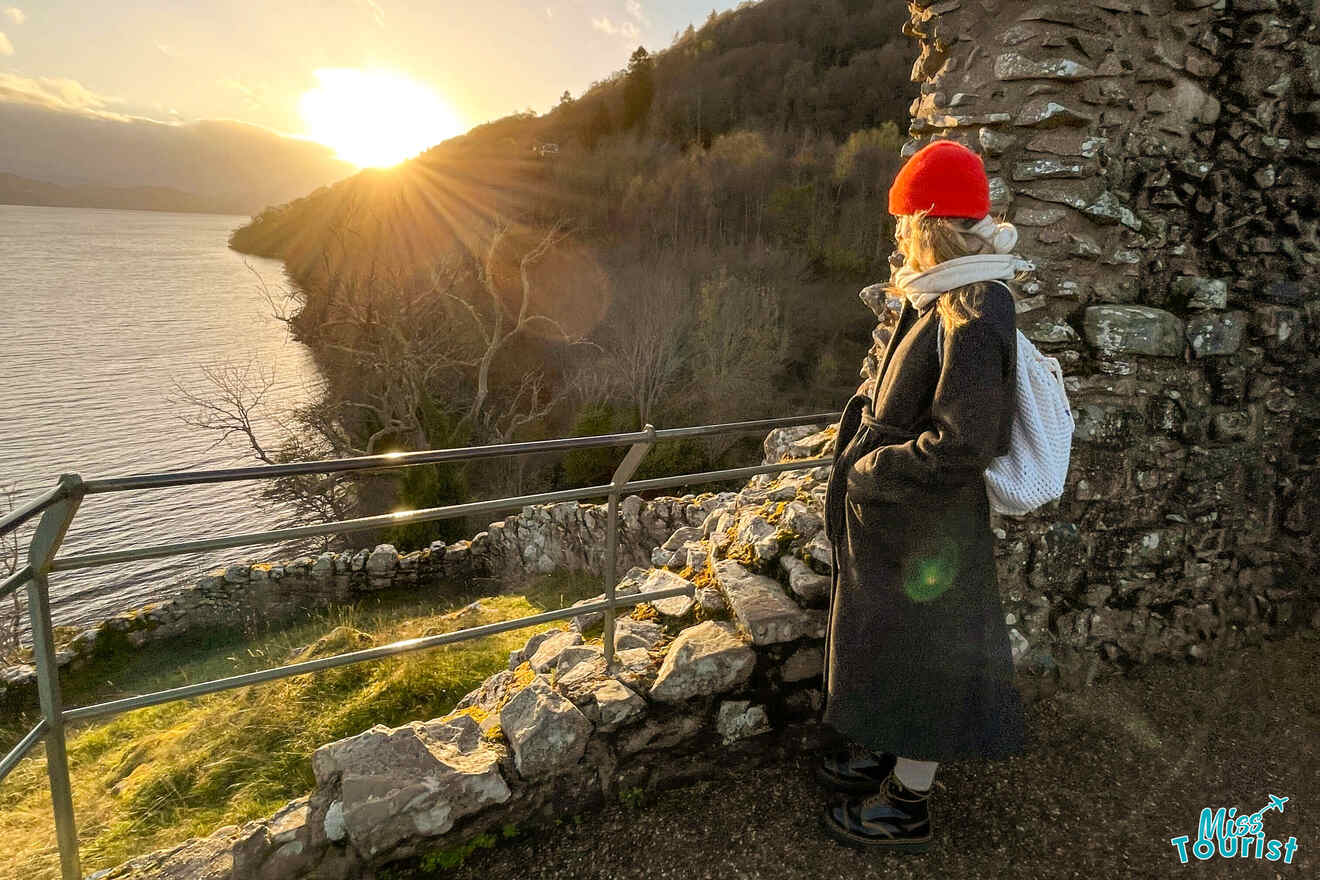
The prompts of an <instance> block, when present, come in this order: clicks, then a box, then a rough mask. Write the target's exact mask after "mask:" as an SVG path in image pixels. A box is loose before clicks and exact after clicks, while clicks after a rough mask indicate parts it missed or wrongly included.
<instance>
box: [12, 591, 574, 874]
mask: <svg viewBox="0 0 1320 880" xmlns="http://www.w3.org/2000/svg"><path fill="white" fill-rule="evenodd" d="M599 590H600V584H599V581H598V579H595V578H590V577H585V576H581V575H559V576H550V577H545V578H541V579H538V580H537V581H536V582H534V583H531V584H528V585H527V588H526V591H525V592H524V593H522V594H520V595H498V596H487V597H482V598H480V600H479V605H478V606H469V605H468V603H470V602H471V601H472V600H473V599H474V598H476V597H475V596H474V595H472V594H465V595H462V596H456V597H450V598H448V599H445V600H433V601H420V602H419V601H418V600H417V599H416V598H415V597H414V598H412V599H399V598H394V599H387V600H383V601H380V600H370V601H367V602H364V603H362V604H359V605H356V606H352V607H346V608H341V609H337V610H335V611H333V612H330V613H326V614H322V615H319V616H317V617H314V618H312V619H309V620H307V621H306V622H303V623H300V624H298V625H296V626H293V627H291V628H288V629H284V630H279V631H272V632H267V633H265V634H262V635H260V636H257V637H255V638H250V639H248V640H246V641H239V640H237V638H236V636H235V634H232V633H230V634H223V633H217V634H212V635H210V636H209V637H208V638H207V639H206V640H195V641H192V643H191V644H189V645H188V646H187V647H186V648H183V649H180V648H178V647H175V648H173V649H167V648H156V649H149V650H146V651H142V652H137V653H136V654H133V655H131V656H126V657H124V658H122V659H121V660H119V661H118V662H115V663H112V664H111V666H110V667H109V668H108V669H107V670H106V674H105V675H103V676H100V678H99V680H98V681H97V682H93V683H83V684H80V685H79V687H77V688H69V689H68V690H69V694H68V696H69V699H68V700H67V702H68V703H69V704H70V705H74V704H81V703H85V702H88V701H90V700H96V699H106V698H110V697H114V696H122V695H125V694H129V693H143V692H147V691H151V690H158V689H162V688H168V687H174V686H177V685H180V684H184V683H187V682H190V681H202V680H205V679H208V678H217V677H221V676H225V675H233V674H237V673H241V672H246V671H251V670H254V669H261V668H265V667H269V666H275V665H281V664H284V663H288V662H291V661H293V660H296V659H299V658H300V657H305V656H306V655H307V653H308V652H307V650H306V648H307V646H308V645H310V644H311V643H312V642H315V641H316V640H317V639H318V638H319V637H321V636H323V635H326V634H327V633H333V637H332V644H331V645H330V646H329V649H328V650H324V649H323V650H321V651H318V652H317V653H318V654H321V653H339V652H341V651H343V650H352V649H354V648H356V647H361V644H359V638H357V637H355V636H354V634H353V630H358V631H361V632H364V633H367V634H368V635H369V636H370V637H371V638H372V640H373V642H374V643H375V644H385V643H387V642H391V641H396V640H398V639H405V638H414V637H417V636H422V635H432V634H436V633H442V632H451V631H453V630H457V629H462V628H465V627H470V626H477V625H480V624H483V623H490V622H493V621H497V620H506V619H509V618H513V617H521V616H524V615H529V614H535V613H537V612H540V611H545V610H549V609H551V608H556V607H561V606H565V605H569V604H572V603H573V602H575V601H577V600H578V599H582V598H586V597H589V596H592V595H595V594H596V593H598V592H599ZM563 625H564V622H559V623H551V624H542V625H541V626H539V627H533V628H529V629H524V630H515V631H511V632H507V633H500V634H497V635H493V636H486V637H484V638H481V639H477V640H474V641H470V642H463V643H459V644H455V645H446V646H444V647H440V648H435V649H432V650H429V651H421V652H418V653H415V654H409V655H405V656H402V657H396V658H391V659H388V660H381V661H376V662H370V663H362V664H357V665H353V666H346V667H340V668H337V669H331V670H325V671H322V672H317V673H310V674H307V675H300V676H296V677H293V678H288V679H283V680H281V681H276V682H271V683H268V684H263V685H255V686H252V687H248V688H243V689H241V690H236V691H227V692H224V693H219V694H213V695H210V696H207V697H201V698H197V699H194V700H189V701H186V702H179V703H169V704H165V705H162V706H154V707H151V708H147V709H141V710H138V711H136V712H132V713H129V714H126V715H122V716H119V717H117V718H114V719H110V720H108V721H106V722H104V723H100V724H92V725H88V726H86V727H84V728H82V729H78V730H75V731H71V734H70V738H69V761H70V769H71V773H72V777H73V797H74V804H75V808H76V810H77V816H78V835H79V840H80V842H81V852H82V861H83V870H84V872H85V873H90V872H92V871H95V870H99V869H101V868H106V867H111V866H113V865H116V864H119V863H120V862H123V861H125V860H127V859H129V858H131V857H133V856H135V855H139V854H141V853H145V852H149V851H151V850H154V849H158V848H161V847H165V846H170V845H173V844H175V843H179V842H181V841H183V840H184V839H185V838H188V837H192V836H198V835H205V834H209V833H210V832H211V831H213V830H214V829H216V828H218V827H220V826H223V825H229V824H241V823H242V822H245V821H248V820H250V819H254V818H259V817H262V816H265V815H268V814H270V813H272V812H274V811H275V810H276V809H277V808H279V807H280V806H282V805H283V804H284V803H285V802H286V801H288V800H290V799H292V798H295V797H299V796H301V795H304V794H307V793H308V792H310V791H311V790H312V788H313V785H314V781H313V777H312V771H311V755H312V752H313V751H314V750H315V749H316V748H317V746H320V745H322V744H323V743H327V742H330V741H332V740H335V739H339V738H341V737H344V736H350V735H352V734H355V733H359V732H361V731H363V730H365V729H367V728H369V727H371V726H372V725H373V724H377V723H381V724H387V725H391V726H393V725H398V724H401V723H403V722H406V721H410V720H414V719H427V718H434V717H438V716H441V715H444V714H445V713H447V712H449V711H450V710H451V709H452V708H453V706H454V704H455V703H456V702H458V700H459V699H460V698H461V697H462V696H463V695H464V694H466V693H467V692H468V691H469V690H471V689H472V688H474V687H476V686H477V685H478V684H480V683H481V681H482V680H483V679H484V678H485V677H486V676H488V675H490V674H491V673H492V672H495V671H497V670H499V669H503V668H505V666H506V665H507V662H508V654H509V652H510V651H511V650H514V649H515V648H518V647H520V646H521V645H522V643H523V642H524V641H525V640H526V639H527V637H528V636H529V635H530V634H531V633H532V632H535V631H537V630H541V629H549V628H552V627H556V626H563ZM16 732H17V728H13V729H9V730H6V731H4V733H5V736H6V738H7V739H11V741H12V739H13V738H14V737H15V734H16ZM0 840H4V841H7V845H6V846H5V847H4V848H3V851H0V876H3V877H20V876H21V877H24V878H27V880H44V878H54V877H58V875H59V859H58V854H57V852H56V849H55V836H54V826H53V821H52V819H51V812H50V796H49V791H48V788H47V781H46V767H45V759H44V756H43V755H42V752H41V750H40V749H38V750H36V751H34V752H33V754H32V755H30V756H29V757H28V758H27V759H26V760H25V761H24V762H23V763H22V764H20V765H19V767H17V768H16V769H15V770H14V772H13V773H12V774H11V775H10V776H9V777H8V778H7V779H5V780H4V782H3V783H0Z"/></svg>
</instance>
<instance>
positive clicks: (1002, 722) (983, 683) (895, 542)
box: [821, 282, 1024, 761]
mask: <svg viewBox="0 0 1320 880" xmlns="http://www.w3.org/2000/svg"><path fill="white" fill-rule="evenodd" d="M944 295H945V296H958V297H962V298H963V301H964V302H966V303H969V304H970V305H971V306H972V308H973V309H974V310H975V311H977V312H980V316H979V317H975V318H973V319H972V320H971V321H970V322H968V323H966V324H964V325H962V326H960V327H957V328H954V329H952V330H949V331H947V332H946V333H945V334H944V351H943V368H942V369H941V365H940V363H939V361H938V352H937V351H936V344H937V343H936V331H937V326H936V322H938V321H940V320H941V319H940V316H939V314H938V310H937V309H936V307H935V305H934V303H931V304H928V305H927V306H926V307H925V308H924V309H922V310H921V311H920V312H918V310H917V309H916V308H914V307H913V306H912V305H911V304H910V303H909V302H908V301H907V300H906V298H905V299H904V302H903V305H902V309H901V311H900V312H899V316H898V323H897V325H896V326H895V328H894V331H893V335H892V336H891V337H890V340H889V344H888V346H887V347H886V350H885V354H884V357H883V359H882V362H881V365H880V373H879V376H878V377H877V378H876V381H875V389H874V394H875V397H874V399H872V398H871V397H869V396H868V395H866V394H864V393H860V392H859V393H858V394H856V395H854V396H853V398H852V399H851V400H849V401H848V404H847V406H846V407H845V408H844V412H843V415H842V417H841V418H840V420H839V431H838V436H837V439H836V441H835V449H834V466H833V469H832V471H831V474H830V480H829V484H828V488H827V491H826V497H825V527H826V534H827V537H829V539H830V542H831V544H832V545H833V548H834V574H833V577H832V581H831V587H830V608H829V625H828V629H827V632H826V639H825V668H824V676H825V682H824V693H825V704H824V708H823V710H822V713H821V720H822V721H824V722H825V723H827V724H829V725H830V726H831V727H833V728H834V729H835V730H837V731H839V732H840V733H842V734H844V735H846V736H848V737H849V738H850V739H852V740H853V741H855V742H857V743H860V744H862V745H864V746H867V747H869V748H871V749H874V750H876V751H888V752H892V753H895V754H898V755H901V756H903V757H906V758H911V759H914V760H923V761H943V760H953V759H958V758H969V757H981V758H997V757H1006V756H1008V755H1010V754H1016V753H1019V752H1021V751H1023V748H1024V729H1023V711H1022V702H1021V698H1020V696H1019V694H1018V691H1017V689H1016V687H1015V686H1014V684H1013V663H1012V656H1011V653H1010V648H1009V641H1008V629H1007V627H1006V625H1005V624H1004V612H1003V608H1002V605H1001V602H1000V598H999V584H998V579H997V575H996V572H995V560H994V533H993V532H991V531H990V504H989V498H988V496H987V494H986V487H985V477H984V471H985V468H986V466H987V465H988V464H989V463H990V460H991V459H992V458H994V457H995V456H998V455H1002V454H1004V453H1005V452H1007V451H1008V441H1009V431H1010V429H1011V427H1012V412H1013V405H1014V394H1015V392H1014V383H1015V380H1016V371H1017V370H1016V367H1017V332H1016V325H1015V323H1014V312H1015V309H1014V303H1013V296H1012V292H1011V291H1010V290H1009V288H1008V286H1007V285H1004V284H1000V283H995V282H991V283H981V284H973V285H968V286H966V287H962V288H958V289H956V290H954V291H950V292H949V293H947V294H944Z"/></svg>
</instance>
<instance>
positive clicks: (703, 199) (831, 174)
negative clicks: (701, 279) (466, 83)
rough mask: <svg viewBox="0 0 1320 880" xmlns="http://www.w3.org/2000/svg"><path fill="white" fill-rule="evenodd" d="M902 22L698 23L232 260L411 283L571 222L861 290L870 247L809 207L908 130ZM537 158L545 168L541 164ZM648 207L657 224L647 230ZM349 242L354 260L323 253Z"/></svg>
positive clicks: (361, 181)
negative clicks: (504, 231) (846, 282)
mask: <svg viewBox="0 0 1320 880" xmlns="http://www.w3.org/2000/svg"><path fill="white" fill-rule="evenodd" d="M906 17H907V11H906V6H905V4H904V3H902V2H900V0H763V2H760V3H755V4H743V5H742V6H740V7H739V8H738V9H735V10H730V11H726V12H724V13H722V14H716V13H713V12H712V14H711V16H710V18H709V19H708V20H707V22H706V23H705V24H704V25H703V26H702V27H700V28H694V27H691V26H690V27H689V28H688V30H687V31H686V32H685V33H683V34H681V35H679V36H678V37H677V39H676V41H675V42H674V44H673V45H671V46H670V47H669V48H668V49H665V50H663V51H660V52H657V53H654V54H650V55H648V54H647V53H646V52H645V51H644V50H639V51H638V52H636V53H634V55H633V57H632V58H631V59H630V60H629V64H628V67H627V68H626V69H620V70H618V71H616V72H614V73H613V74H611V75H610V76H608V77H607V78H605V79H604V80H601V81H599V82H597V83H594V84H593V85H592V87H591V88H589V89H588V90H587V92H586V93H585V94H583V95H581V96H579V97H577V98H573V97H572V96H570V95H569V94H568V93H567V92H566V93H565V94H564V97H563V98H562V99H561V103H560V104H559V106H558V107H556V108H555V109H554V110H552V111H550V112H548V113H545V114H543V115H539V116H538V115H535V114H533V113H530V112H529V113H523V114H515V115H513V116H509V117H506V118H503V119H500V120H497V121H494V122H491V123H487V124H485V125H481V126H478V127H476V128H474V129H473V130H471V131H470V132H468V133H467V134H465V135H462V136H460V137H456V138H453V139H451V140H449V141H446V142H445V143H443V144H440V145H438V146H436V147H434V148H432V149H431V150H429V151H427V152H425V153H423V154H421V155H420V156H418V157H417V158H415V159H413V160H411V161H409V162H407V163H405V164H404V165H402V166H399V167H398V168H395V169H390V170H388V171H371V170H368V171H364V172H362V173H360V174H357V175H355V176H353V177H351V178H348V179H346V180H344V181H341V182H339V183H337V184H335V185H334V186H332V187H323V188H321V189H319V190H317V191H316V192H314V193H312V194H310V195H309V196H307V197H304V198H301V199H298V200H296V201H294V202H291V203H289V204H286V205H281V206H278V207H272V208H269V209H267V210H266V211H264V212H262V213H261V214H260V215H259V216H257V217H256V218H254V220H253V222H252V223H251V224H250V225H248V226H246V227H244V228H242V229H240V230H238V231H237V232H236V233H235V234H234V236H233V238H232V241H231V244H232V245H233V247H235V248H236V249H238V250H240V251H245V252H249V253H255V254H260V255H264V256H275V257H282V258H284V259H286V260H287V261H288V262H289V267H290V270H291V271H292V273H293V274H294V275H295V277H299V278H301V279H303V280H305V281H311V280H313V278H314V277H315V276H316V275H318V274H319V273H320V272H321V271H323V270H324V269H325V268H326V261H327V257H329V259H330V260H331V261H332V262H333V261H335V260H336V259H337V254H339V253H340V252H341V251H344V252H347V251H348V250H351V251H352V252H353V253H354V254H355V255H357V257H359V258H361V257H362V256H363V255H364V254H366V253H370V254H371V260H372V266H373V270H379V269H380V267H381V266H383V265H389V266H391V267H397V268H415V267H416V264H417V263H419V262H423V263H424V262H425V261H427V260H429V259H431V258H433V257H435V256H436V255H438V254H440V253H444V252H446V251H448V250H450V249H452V247H453V246H454V245H455V244H460V243H461V244H464V245H466V247H467V249H469V250H470V249H471V248H472V247H473V242H474V240H476V239H479V238H481V235H480V234H478V233H479V228H480V227H481V226H482V225H483V224H484V223H485V222H487V221H489V219H490V218H491V217H493V216H494V215H496V214H499V215H501V216H504V217H511V218H514V219H517V220H522V221H526V222H531V223H535V222H536V220H537V218H548V217H550V216H562V215H564V214H565V213H567V214H568V215H570V216H571V217H572V218H573V219H574V221H575V222H576V225H577V228H578V231H579V233H581V234H585V235H587V236H588V237H590V238H593V239H594V240H595V241H596V243H597V244H601V245H605V246H607V247H609V246H612V245H617V244H620V243H622V241H624V240H626V239H628V238H630V237H636V235H638V234H639V233H640V234H642V235H645V236H647V237H649V238H650V239H651V240H652V241H653V242H655V243H659V242H660V241H663V243H664V244H665V245H669V246H672V245H682V244H691V239H692V238H693V237H694V236H695V238H696V239H699V240H700V243H702V244H707V245H712V246H719V245H722V244H728V243H732V242H733V241H735V240H737V241H745V240H749V239H752V238H756V239H759V240H762V241H765V240H770V239H773V243H775V244H785V243H787V244H789V245H800V246H802V247H803V248H805V250H804V252H805V253H807V256H808V257H809V258H810V259H813V260H815V261H816V262H817V263H818V264H821V265H822V266H823V267H824V268H825V269H826V270H827V271H829V272H831V273H838V272H843V273H845V274H856V275H859V276H865V275H866V274H867V272H868V271H870V269H871V268H872V267H873V263H874V260H873V258H874V256H875V254H876V246H875V245H876V242H875V241H874V240H873V238H874V236H873V235H872V236H871V237H870V238H871V239H872V240H859V239H858V237H857V235H856V230H854V231H853V232H850V233H841V234H842V238H838V237H837V236H838V235H839V234H840V233H839V232H838V230H837V228H836V224H835V223H833V222H831V221H832V220H838V219H840V218H838V217H837V216H836V217H827V216H825V215H824V214H823V213H822V212H823V211H824V209H825V208H826V206H825V205H823V204H820V203H819V200H820V199H821V198H823V197H824V196H825V195H826V192H825V190H827V189H834V190H836V192H834V193H833V196H834V197H835V198H836V200H837V199H838V198H841V197H846V196H848V195H849V193H847V192H842V191H838V190H839V188H840V187H843V188H847V187H848V186H849V185H854V188H856V187H858V186H859V187H860V188H862V189H868V188H871V187H872V186H873V185H874V180H872V179H868V177H867V175H868V172H875V171H878V170H880V169H877V168H874V167H871V166H873V165H874V163H873V162H868V161H863V162H861V163H860V165H858V164H857V163H853V165H855V166H856V167H853V166H849V167H846V168H840V167H839V166H840V162H844V163H845V164H847V162H846V161H845V157H844V156H843V154H842V153H841V152H840V148H841V146H842V145H844V144H845V143H846V142H847V141H848V139H849V137H850V136H852V135H854V134H855V133H857V132H864V131H866V130H868V129H875V128H877V127H879V126H881V125H882V124H883V123H885V122H887V121H894V122H899V121H901V120H905V119H906V112H907V105H908V103H909V101H910V98H911V96H912V92H913V89H912V86H911V84H910V83H909V80H908V77H909V71H910V69H911V66H912V60H913V50H912V47H911V45H910V42H911V41H909V40H908V39H907V38H905V37H903V36H902V34H901V28H902V25H903V23H904V21H905V20H906ZM747 133H753V134H754V137H750V138H749V137H739V136H738V135H739V134H747ZM543 143H553V144H556V145H557V146H558V148H559V152H558V153H557V154H554V155H552V156H546V157H541V156H538V154H537V153H536V152H535V151H534V148H535V147H536V146H538V145H540V144H543ZM859 146H865V145H864V144H854V145H853V148H852V149H853V151H854V152H855V151H856V148H857V147H859ZM886 146H888V144H886ZM702 160H705V161H704V162H702ZM697 162H700V163H701V164H703V165H705V166H707V167H705V168H702V169H698V168H695V167H694V163H697ZM886 164H887V163H886ZM728 166H738V167H737V168H730V167H728ZM696 171H703V172H704V173H702V174H694V172H696ZM749 176H750V177H752V178H755V180H749V179H748V177H749ZM697 178H702V179H700V180H698V179H697ZM749 185H756V186H757V187H758V191H757V192H755V193H752V194H751V195H752V196H753V197H754V203H753V204H751V205H748V204H746V199H745V198H744V196H745V195H747V194H746V193H742V192H739V191H738V189H739V188H740V187H746V186H749ZM804 186H805V187H809V188H812V189H815V190H818V191H816V192H814V193H812V194H811V196H813V197H814V198H811V197H809V196H808V193H807V192H806V191H805V190H804V189H803V187H804ZM712 189H714V190H717V192H714V193H712V192H710V191H711V190H712ZM684 190H688V191H686V192H685V191H684ZM696 190H705V192H698V191H696ZM813 202H816V203H813ZM661 203H667V204H668V206H669V211H668V213H669V214H670V216H669V217H668V218H666V222H665V223H664V224H659V225H657V223H656V221H657V219H658V218H657V216H656V214H657V212H663V209H662V208H661V206H660V205H661ZM735 203H736V204H735ZM835 207H838V206H837V205H836V206H835ZM866 207H868V208H869V207H871V205H869V204H868V205H867V206H866ZM726 209H727V210H729V211H735V212H736V213H738V214H740V215H741V216H740V217H739V218H738V225H739V226H740V228H739V229H736V230H735V229H732V228H730V225H729V223H728V220H729V219H730V218H728V217H725V216H719V217H714V216H711V212H712V211H714V212H715V213H717V214H721V215H722V214H724V213H726ZM881 213H883V212H881ZM694 224H695V227H694ZM711 224H714V227H715V228H713V229H712V228H711ZM347 230H351V233H346V231H347ZM345 234H351V236H352V240H353V242H354V245H353V247H352V248H351V249H350V248H347V247H346V246H345V247H344V248H339V247H337V245H338V244H340V243H342V240H343V236H344V235H345ZM657 236H660V238H657ZM861 239H867V236H865V235H863V236H861ZM807 245H810V247H809V248H807V247H806V246H807ZM338 268H339V269H343V268H345V267H343V266H339V267H338Z"/></svg>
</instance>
